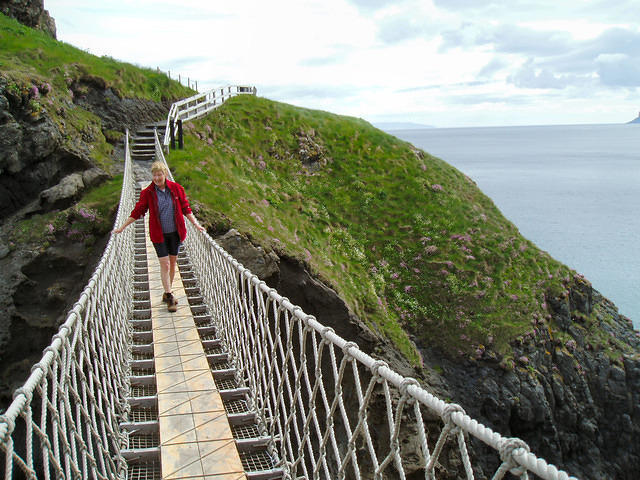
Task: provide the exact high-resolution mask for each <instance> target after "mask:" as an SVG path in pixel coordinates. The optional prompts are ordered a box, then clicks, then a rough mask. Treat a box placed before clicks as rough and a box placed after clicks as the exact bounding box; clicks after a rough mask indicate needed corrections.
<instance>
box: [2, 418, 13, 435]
mask: <svg viewBox="0 0 640 480" xmlns="http://www.w3.org/2000/svg"><path fill="white" fill-rule="evenodd" d="M0 423H4V424H6V425H7V427H9V430H8V431H7V434H8V435H11V433H13V429H14V428H16V423H15V422H14V421H13V420H11V419H10V418H9V417H7V416H6V415H0Z"/></svg>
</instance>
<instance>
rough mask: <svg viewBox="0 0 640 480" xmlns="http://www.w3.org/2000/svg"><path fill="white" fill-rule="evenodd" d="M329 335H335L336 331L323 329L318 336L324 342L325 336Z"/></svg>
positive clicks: (327, 328) (329, 328)
mask: <svg viewBox="0 0 640 480" xmlns="http://www.w3.org/2000/svg"><path fill="white" fill-rule="evenodd" d="M329 333H336V331H335V330H334V329H333V328H331V327H324V328H323V329H322V330H320V336H321V337H322V338H323V339H324V340H326V339H327V334H329Z"/></svg>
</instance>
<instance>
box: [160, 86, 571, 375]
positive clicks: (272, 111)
mask: <svg viewBox="0 0 640 480" xmlns="http://www.w3.org/2000/svg"><path fill="white" fill-rule="evenodd" d="M185 132H186V135H185V149H184V150H182V151H174V152H172V153H171V154H170V156H169V158H168V161H169V164H170V165H171V167H172V169H173V170H174V172H175V175H176V178H177V179H178V181H179V182H181V183H182V184H183V185H184V186H185V187H186V188H187V191H188V192H189V195H190V197H191V198H192V199H193V200H194V201H195V204H196V206H197V207H198V208H199V209H200V211H199V213H198V214H199V216H200V217H202V218H203V219H204V220H205V221H208V223H209V224H210V225H213V229H214V230H224V229H225V228H228V227H230V226H232V227H234V228H237V229H238V230H240V231H242V232H245V233H247V234H248V235H249V236H250V237H251V238H252V239H253V240H254V241H256V242H258V243H260V244H262V245H263V246H265V247H268V248H273V249H274V250H276V251H277V252H280V253H287V254H288V255H293V256H295V257H297V258H299V259H301V260H303V261H304V262H305V263H306V264H307V265H308V267H309V268H310V269H311V271H312V272H313V273H314V274H315V275H317V276H319V277H320V278H321V279H323V280H324V281H326V282H327V283H329V284H330V285H331V286H332V287H333V288H335V289H336V291H337V292H338V293H339V294H340V295H341V296H342V297H343V298H344V299H345V300H346V301H347V302H348V304H349V305H350V306H351V308H352V309H353V310H354V312H355V313H356V314H357V315H358V316H359V317H360V318H361V319H363V320H364V321H365V322H366V323H367V324H368V325H369V326H371V327H372V328H374V329H376V330H378V331H379V332H381V333H382V334H384V335H386V336H387V337H389V338H391V339H393V341H394V342H395V343H396V345H397V346H398V347H399V348H400V350H401V351H402V352H403V353H404V354H405V355H406V356H407V357H408V358H409V359H410V360H412V361H414V362H416V361H417V353H416V351H415V349H414V347H413V345H412V343H411V342H410V341H409V340H408V337H407V332H410V333H411V334H413V335H415V336H417V337H418V338H419V339H420V341H421V342H422V343H423V344H425V345H430V346H432V347H436V348H442V349H443V350H445V351H447V352H454V354H463V355H472V356H473V355H475V354H476V352H478V351H479V350H480V351H481V350H483V349H486V350H492V351H495V352H498V353H500V354H503V355H509V352H510V347H509V343H510V342H511V341H513V340H514V339H516V338H523V337H525V336H527V335H529V336H531V335H533V336H535V335H536V330H535V328H534V326H535V325H536V322H544V321H545V319H546V316H547V314H548V310H547V307H546V305H545V295H550V294H554V295H560V294H562V293H563V292H565V290H566V288H567V284H569V283H570V282H571V281H572V279H573V276H574V272H572V271H570V270H569V269H568V268H567V267H566V266H564V265H562V264H561V263H559V262H557V261H555V260H554V259H552V258H551V257H550V256H549V255H548V254H546V253H545V252H542V251H540V250H539V249H538V248H536V247H535V245H533V244H532V243H531V242H529V241H528V240H526V239H525V238H523V237H522V236H521V235H520V234H519V232H518V230H517V229H516V228H515V227H514V225H513V224H511V223H510V222H509V221H508V220H506V219H505V218H504V216H503V215H502V214H501V213H500V212H499V211H498V209H497V208H496V207H495V205H494V204H493V202H492V201H491V200H490V199H489V198H488V197H486V196H485V195H484V194H483V193H482V192H481V191H480V190H479V189H478V188H477V186H476V185H475V184H474V182H472V181H471V180H470V179H469V178H467V177H466V176H465V175H463V174H462V173H461V172H459V171H458V170H456V169H455V168H453V167H451V166H450V165H448V164H447V163H445V162H443V161H442V160H439V159H437V158H435V157H432V156H430V155H428V154H425V153H424V152H420V151H418V150H417V149H415V148H414V147H412V146H411V145H410V144H408V143H406V142H403V141H401V140H399V139H397V138H395V137H393V136H391V135H388V134H385V133H384V132H382V131H380V130H378V129H376V128H374V127H373V126H371V125H370V124H368V123H367V122H365V121H363V120H360V119H355V118H349V117H342V116H338V115H333V114H330V113H325V112H319V111H312V110H306V109H302V108H296V107H293V106H290V105H285V104H281V103H277V102H272V101H269V100H266V99H262V98H257V97H248V96H247V97H237V98H234V99H233V100H231V101H230V102H228V103H227V104H225V105H224V106H223V107H221V108H219V109H218V110H216V111H215V112H214V113H212V114H210V115H209V116H208V117H206V118H205V119H203V120H199V121H197V122H195V124H193V125H189V124H187V125H186V130H185ZM301 135H303V136H307V137H310V138H312V139H313V142H314V143H315V144H317V145H318V146H319V148H320V150H322V152H323V154H322V158H323V160H322V162H321V165H319V166H316V167H308V166H305V165H304V164H303V163H302V161H301V155H300V154H299V150H300V145H299V138H300V136H301ZM198 137H200V138H198Z"/></svg>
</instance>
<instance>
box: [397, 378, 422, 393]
mask: <svg viewBox="0 0 640 480" xmlns="http://www.w3.org/2000/svg"><path fill="white" fill-rule="evenodd" d="M410 385H415V386H416V387H419V386H420V384H419V383H418V381H417V380H416V379H415V378H411V377H407V378H405V379H403V380H402V383H400V386H399V387H398V389H399V390H400V393H401V394H402V396H403V397H407V396H409V394H408V393H407V388H409V386H410Z"/></svg>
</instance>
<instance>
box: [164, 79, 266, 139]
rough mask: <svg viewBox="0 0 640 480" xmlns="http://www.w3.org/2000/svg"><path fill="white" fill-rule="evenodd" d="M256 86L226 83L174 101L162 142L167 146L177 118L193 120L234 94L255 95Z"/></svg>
mask: <svg viewBox="0 0 640 480" xmlns="http://www.w3.org/2000/svg"><path fill="white" fill-rule="evenodd" d="M255 94H256V88H255V87H251V86H247V85H228V86H226V87H218V88H214V89H211V90H209V91H206V92H203V93H198V94H196V95H193V96H191V97H188V98H185V99H183V100H179V101H177V102H174V103H173V104H172V105H171V108H170V109H169V114H168V115H167V123H166V127H165V132H164V139H163V141H162V144H163V145H164V146H165V147H167V146H168V145H169V142H170V141H171V130H172V128H173V127H175V124H176V122H177V121H178V120H182V121H184V122H186V121H188V120H193V119H196V118H198V117H201V116H203V115H206V114H207V113H209V112H211V111H212V110H214V109H216V108H218V107H219V106H220V105H222V104H223V103H224V102H225V101H227V100H228V99H230V98H231V97H235V96H236V95H255Z"/></svg>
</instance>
